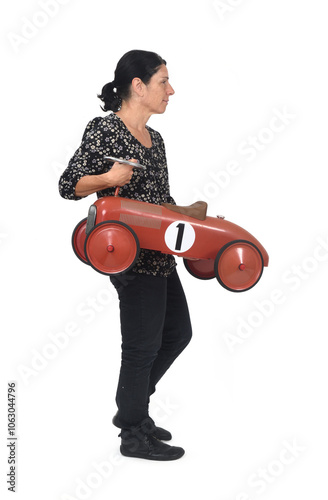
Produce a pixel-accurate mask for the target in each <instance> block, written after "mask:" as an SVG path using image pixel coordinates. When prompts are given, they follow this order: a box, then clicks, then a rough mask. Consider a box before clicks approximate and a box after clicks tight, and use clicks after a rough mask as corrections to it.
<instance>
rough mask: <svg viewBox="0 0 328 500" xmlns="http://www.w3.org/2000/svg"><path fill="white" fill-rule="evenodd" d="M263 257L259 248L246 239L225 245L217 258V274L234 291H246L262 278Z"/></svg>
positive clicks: (222, 283)
mask: <svg viewBox="0 0 328 500" xmlns="http://www.w3.org/2000/svg"><path fill="white" fill-rule="evenodd" d="M262 272H263V257H262V255H261V253H260V251H259V249H258V248H257V247H256V246H255V245H254V244H253V243H251V242H249V241H246V240H236V241H232V242H230V243H227V244H226V245H224V246H223V247H222V248H221V250H220V251H219V252H218V254H217V256H216V259H215V274H216V277H217V280H218V281H219V283H220V284H221V285H222V286H223V287H224V288H226V289H227V290H230V291H232V292H244V291H246V290H249V289H250V288H252V287H253V286H254V285H256V283H257V282H258V281H259V279H260V278H261V275H262Z"/></svg>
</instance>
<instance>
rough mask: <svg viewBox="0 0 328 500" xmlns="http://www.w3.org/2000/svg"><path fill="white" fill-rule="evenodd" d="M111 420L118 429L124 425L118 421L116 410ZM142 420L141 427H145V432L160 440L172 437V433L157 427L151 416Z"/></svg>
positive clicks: (168, 439) (167, 439)
mask: <svg viewBox="0 0 328 500" xmlns="http://www.w3.org/2000/svg"><path fill="white" fill-rule="evenodd" d="M112 422H113V424H114V425H115V427H118V428H119V429H122V428H123V427H124V425H123V424H122V422H121V421H120V417H119V415H118V412H117V413H116V415H115V416H114V417H113V420H112ZM144 422H145V424H144V425H143V427H145V430H147V432H148V433H150V434H152V435H153V436H154V437H155V438H157V439H159V440H160V441H170V440H171V439H172V434H171V433H170V432H169V431H167V430H165V429H162V427H157V426H156V425H155V422H154V420H153V419H152V418H150V417H148V418H147V419H146V420H145V421H144Z"/></svg>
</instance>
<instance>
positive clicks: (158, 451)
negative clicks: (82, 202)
mask: <svg viewBox="0 0 328 500" xmlns="http://www.w3.org/2000/svg"><path fill="white" fill-rule="evenodd" d="M173 94H174V90H173V88H172V86H171V85H170V83H169V76H168V71H167V67H166V62H165V61H164V60H163V59H162V58H161V57H160V56H159V55H158V54H155V53H153V52H148V51H141V50H133V51H130V52H128V53H126V54H125V55H124V56H123V57H122V58H121V59H120V61H119V62H118V64H117V67H116V70H115V78H114V80H113V82H111V83H108V84H106V85H105V86H104V87H103V89H102V93H101V95H100V96H98V97H100V99H101V100H102V102H103V108H102V109H103V110H104V111H111V113H110V114H108V115H107V116H106V117H104V118H95V119H93V120H92V121H91V122H90V123H89V124H88V125H87V128H86V130H85V133H84V136H83V139H82V143H81V146H80V148H79V149H78V150H77V151H76V153H75V154H74V156H73V158H72V159H71V161H70V162H69V165H68V167H67V169H66V170H65V172H64V173H63V175H62V176H61V178H60V181H59V190H60V194H61V196H63V197H64V198H67V199H73V200H78V199H81V198H82V197H85V196H88V195H89V194H92V193H95V192H97V195H98V197H102V196H108V195H113V194H114V191H115V187H116V186H121V190H120V196H122V197H126V198H132V199H136V200H140V201H145V202H150V203H155V204H161V203H163V202H169V203H173V204H174V200H173V199H172V198H171V196H170V191H169V182H168V172H167V166H166V156H165V147H164V142H163V139H162V137H161V136H160V134H159V133H158V132H156V131H155V130H153V129H152V128H150V127H149V126H148V125H147V122H148V120H149V118H150V116H151V115H153V114H161V113H164V112H165V110H166V107H167V105H168V102H169V98H170V97H171V96H172V95H173ZM105 155H109V156H114V157H118V158H120V159H128V160H133V161H139V162H140V163H141V164H143V165H145V166H146V167H147V168H146V170H145V171H144V170H141V169H135V170H133V167H131V166H128V165H124V164H120V163H114V164H113V166H112V167H111V168H109V167H108V163H107V162H105V161H104V159H103V158H104V156H105ZM110 280H111V282H112V283H113V285H114V286H115V288H116V290H117V293H118V296H119V300H120V319H121V332H122V362H121V370H120V376H119V381H118V388H117V394H116V403H117V407H118V412H117V414H116V415H115V417H114V419H113V423H114V425H116V426H117V427H120V428H121V429H122V431H121V434H120V436H121V438H122V441H121V447H120V450H121V453H122V454H123V455H125V456H132V457H139V458H145V459H150V460H175V459H178V458H180V457H181V456H182V455H183V454H184V450H183V449H182V448H180V447H175V446H169V445H168V444H167V443H163V442H162V441H166V440H170V439H171V434H170V433H169V432H168V431H166V430H165V429H161V428H160V427H157V426H156V425H155V423H154V421H153V420H152V419H151V418H150V416H149V413H148V406H149V398H150V396H151V394H153V393H154V392H155V388H156V384H157V383H158V381H159V380H160V379H161V378H162V376H163V375H164V373H165V372H166V371H167V369H168V368H169V367H170V366H171V364H172V363H173V361H174V360H175V359H176V358H177V357H178V356H179V354H180V353H181V352H182V351H183V350H184V348H185V347H186V346H187V344H188V343H189V342H190V339H191V324H190V318H189V312H188V306H187V302H186V299H185V295H184V292H183V289H182V286H181V283H180V280H179V277H178V275H177V271H176V263H175V260H174V257H173V256H172V255H166V254H162V253H160V252H156V251H150V250H145V249H141V251H140V256H139V258H138V261H137V262H136V264H135V266H134V267H133V268H132V270H130V271H128V272H126V273H124V274H122V275H115V276H111V278H110Z"/></svg>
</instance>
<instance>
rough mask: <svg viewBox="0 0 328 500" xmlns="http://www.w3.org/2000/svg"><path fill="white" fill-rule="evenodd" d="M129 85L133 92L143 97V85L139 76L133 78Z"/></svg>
mask: <svg viewBox="0 0 328 500" xmlns="http://www.w3.org/2000/svg"><path fill="white" fill-rule="evenodd" d="M131 85H132V89H133V90H134V92H136V94H138V96H139V97H143V95H144V87H145V84H144V83H143V81H142V80H141V79H140V78H133V80H132V82H131Z"/></svg>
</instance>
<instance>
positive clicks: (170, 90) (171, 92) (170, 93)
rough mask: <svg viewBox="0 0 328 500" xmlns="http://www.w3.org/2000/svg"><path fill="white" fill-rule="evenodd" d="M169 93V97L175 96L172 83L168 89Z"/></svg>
mask: <svg viewBox="0 0 328 500" xmlns="http://www.w3.org/2000/svg"><path fill="white" fill-rule="evenodd" d="M167 93H168V94H169V95H173V94H175V91H174V88H173V87H172V85H171V84H170V83H169V88H168V90H167Z"/></svg>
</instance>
